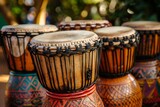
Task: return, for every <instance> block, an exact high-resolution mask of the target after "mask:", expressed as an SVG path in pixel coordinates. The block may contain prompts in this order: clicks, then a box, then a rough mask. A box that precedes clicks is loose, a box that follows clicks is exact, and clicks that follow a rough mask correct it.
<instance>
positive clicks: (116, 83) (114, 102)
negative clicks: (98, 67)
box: [96, 74, 142, 107]
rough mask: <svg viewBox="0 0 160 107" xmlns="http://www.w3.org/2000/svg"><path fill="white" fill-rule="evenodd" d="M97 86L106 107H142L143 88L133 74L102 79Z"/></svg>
mask: <svg viewBox="0 0 160 107" xmlns="http://www.w3.org/2000/svg"><path fill="white" fill-rule="evenodd" d="M96 86H97V92H98V93H99V95H100V97H101V98H102V100H103V103H104V106H105V107H141V106H142V93H141V88H140V86H139V84H138V82H137V81H136V80H135V78H134V77H133V76H132V75H131V74H127V75H126V76H122V77H118V78H112V79H111V78H103V77H101V78H100V79H99V80H98V81H97V83H96Z"/></svg>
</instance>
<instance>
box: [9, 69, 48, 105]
mask: <svg viewBox="0 0 160 107" xmlns="http://www.w3.org/2000/svg"><path fill="white" fill-rule="evenodd" d="M45 94H46V93H45V90H44V89H43V87H42V86H41V84H40V82H39V80H38V78H37V75H36V73H27V74H24V73H17V72H14V71H12V72H10V77H9V81H8V84H7V89H6V107H37V106H41V105H42V101H43V99H44V97H45Z"/></svg>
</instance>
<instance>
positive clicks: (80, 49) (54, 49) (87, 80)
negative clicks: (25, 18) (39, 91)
mask: <svg viewBox="0 0 160 107" xmlns="http://www.w3.org/2000/svg"><path fill="white" fill-rule="evenodd" d="M101 45H102V43H101V42H100V40H99V39H98V36H97V35H96V34H95V33H93V32H90V31H60V32H55V33H49V34H43V35H39V36H36V37H34V38H33V39H32V40H31V42H30V44H29V46H30V51H31V53H32V56H33V60H34V62H35V66H36V70H37V72H38V76H39V80H40V82H41V84H42V85H43V86H44V87H45V88H46V89H47V90H48V91H51V92H58V93H66V92H67V93H69V92H75V91H77V90H84V89H85V88H88V87H90V86H92V85H93V84H94V83H95V81H96V80H97V77H98V66H99V54H100V47H101Z"/></svg>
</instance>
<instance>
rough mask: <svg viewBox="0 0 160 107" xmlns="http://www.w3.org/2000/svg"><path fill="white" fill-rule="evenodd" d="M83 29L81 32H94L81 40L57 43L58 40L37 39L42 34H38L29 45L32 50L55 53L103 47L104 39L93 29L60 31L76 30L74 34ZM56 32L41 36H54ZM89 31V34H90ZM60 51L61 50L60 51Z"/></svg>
mask: <svg viewBox="0 0 160 107" xmlns="http://www.w3.org/2000/svg"><path fill="white" fill-rule="evenodd" d="M78 31H81V33H83V32H89V33H90V34H92V36H91V37H89V38H82V39H79V40H75V41H69V42H65V43H64V42H63V41H60V42H59V44H57V42H54V41H53V42H52V41H51V42H48V41H46V42H42V41H36V40H35V39H36V37H37V38H39V37H40V36H36V37H34V38H33V39H32V40H31V42H30V43H29V47H30V50H31V51H32V52H37V51H39V52H44V51H45V50H48V51H49V52H53V53H57V52H58V51H60V50H61V51H63V52H64V51H72V52H73V51H85V50H86V49H90V48H98V47H101V45H102V41H101V40H100V39H99V38H98V35H96V34H95V33H94V32H91V31H84V30H76V31H75V30H73V31H60V32H63V33H65V32H66V33H67V32H71V33H72V32H74V33H72V34H76V32H78ZM56 33H57V34H60V33H59V32H56ZM56 33H50V34H49V33H48V34H43V35H41V36H44V37H45V36H46V35H49V36H52V34H55V36H56ZM89 33H88V34H89ZM58 53H59V52H58ZM61 53H62V52H61Z"/></svg>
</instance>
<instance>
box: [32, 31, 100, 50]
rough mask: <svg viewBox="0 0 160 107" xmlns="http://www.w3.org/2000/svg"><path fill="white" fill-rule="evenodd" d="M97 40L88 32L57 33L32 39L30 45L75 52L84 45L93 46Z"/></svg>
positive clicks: (93, 34)
mask: <svg viewBox="0 0 160 107" xmlns="http://www.w3.org/2000/svg"><path fill="white" fill-rule="evenodd" d="M97 40H99V39H98V36H97V35H96V34H95V33H93V32H90V31H81V30H76V31H59V32H54V33H47V34H42V35H39V36H35V37H33V39H32V40H31V42H30V44H31V47H32V46H37V47H39V49H40V47H43V48H44V47H49V48H50V49H55V50H56V49H57V48H58V47H59V48H62V49H65V48H66V47H70V49H72V50H75V49H76V46H80V45H81V46H82V48H83V47H85V46H86V44H91V46H93V45H94V43H95V41H97Z"/></svg>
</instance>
